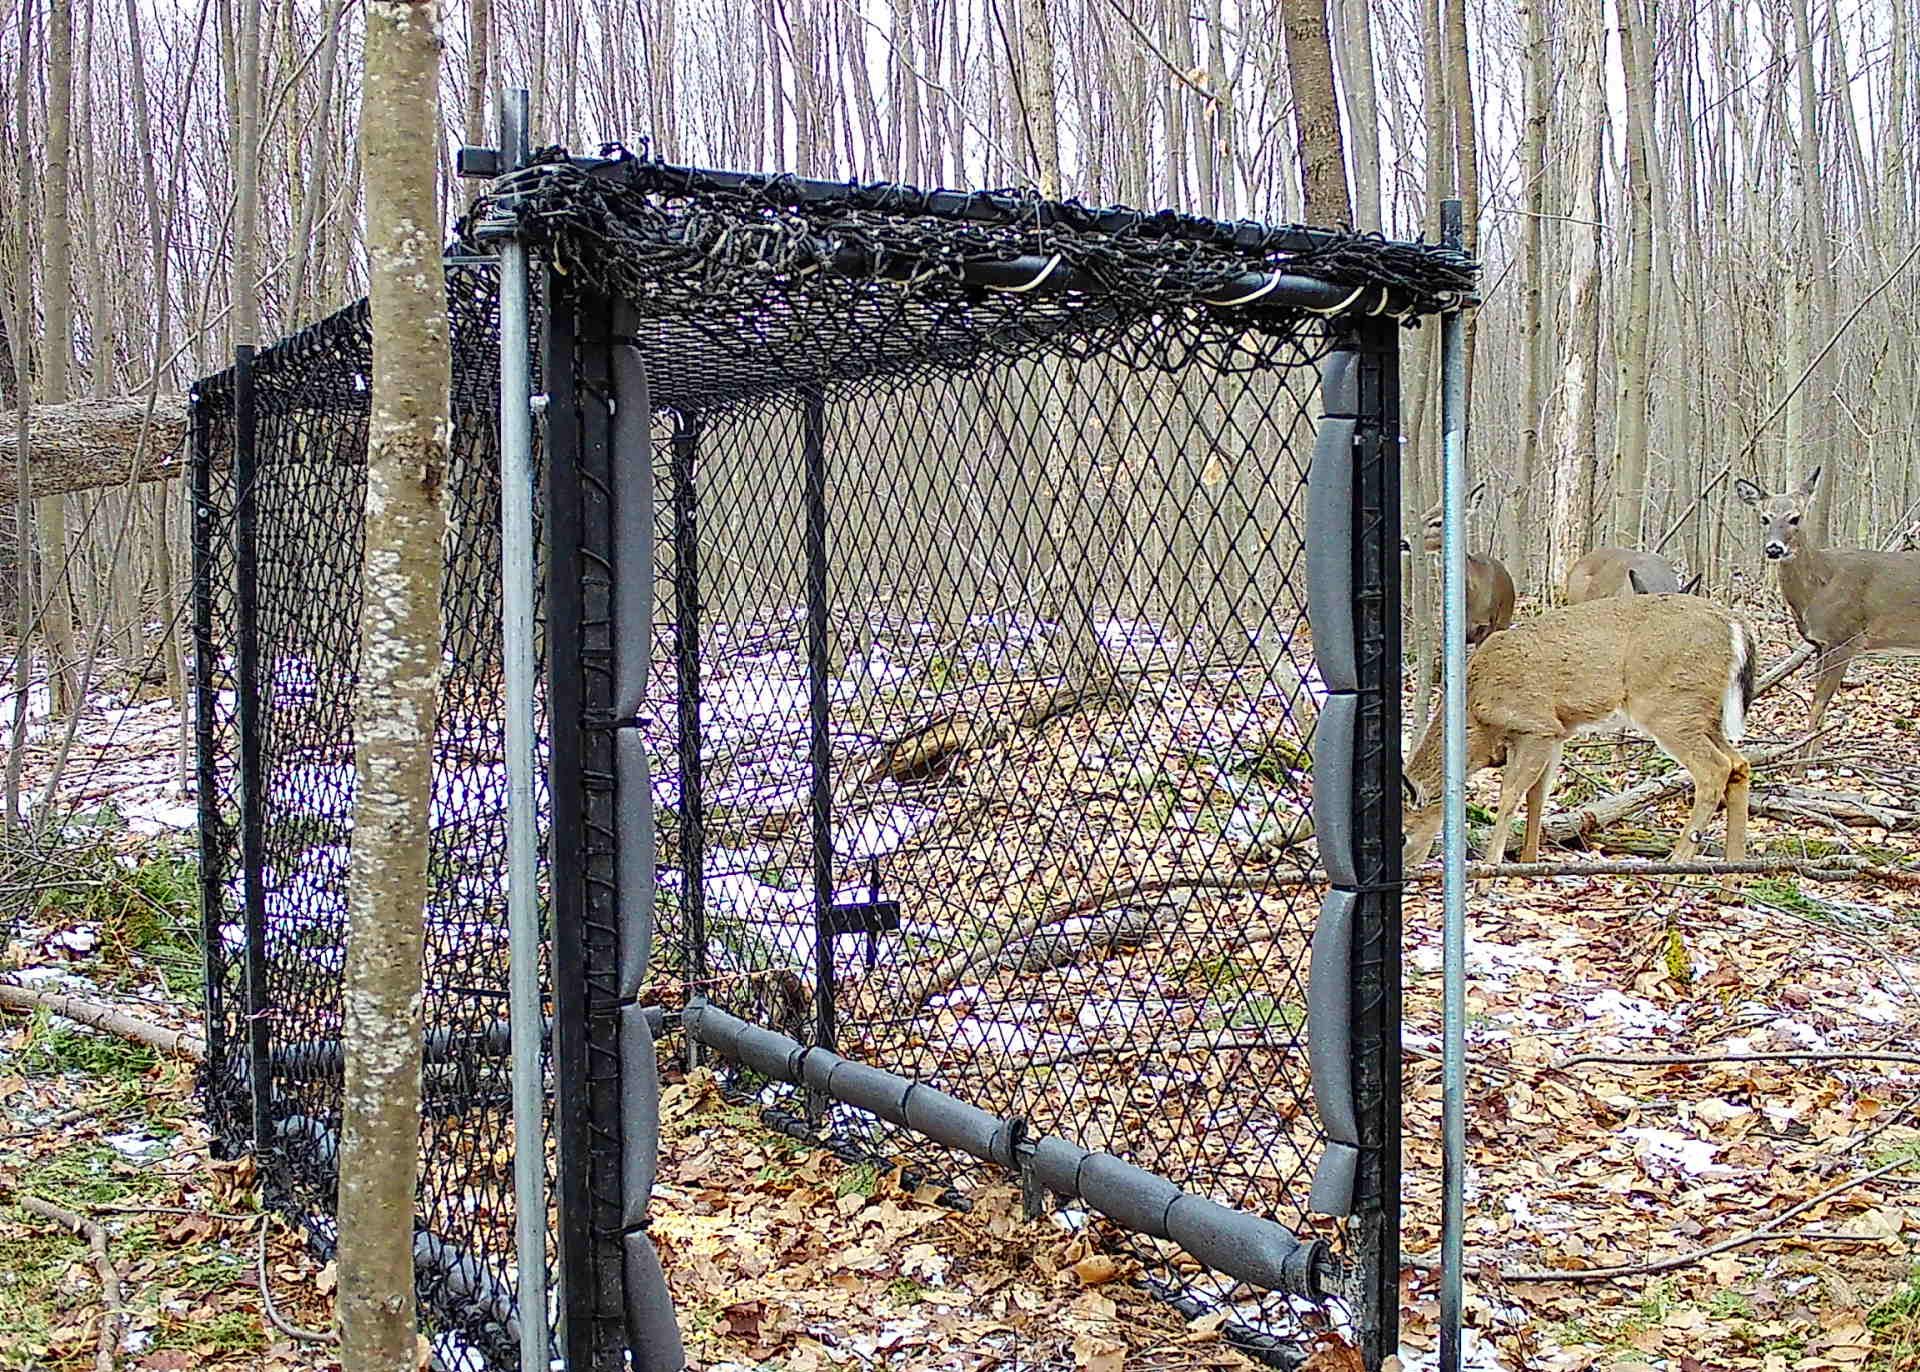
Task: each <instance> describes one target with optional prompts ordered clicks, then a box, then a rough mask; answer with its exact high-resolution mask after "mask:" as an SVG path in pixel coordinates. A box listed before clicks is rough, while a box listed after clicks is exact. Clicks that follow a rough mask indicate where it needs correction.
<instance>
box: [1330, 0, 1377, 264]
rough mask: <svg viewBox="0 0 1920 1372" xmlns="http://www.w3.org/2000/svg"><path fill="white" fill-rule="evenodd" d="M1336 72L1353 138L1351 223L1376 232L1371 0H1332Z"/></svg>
mask: <svg viewBox="0 0 1920 1372" xmlns="http://www.w3.org/2000/svg"><path fill="white" fill-rule="evenodd" d="M1334 6H1335V9H1334V14H1335V22H1336V29H1335V32H1336V34H1337V35H1338V43H1337V45H1336V49H1335V50H1336V52H1337V53H1338V54H1339V57H1340V74H1341V77H1342V84H1343V86H1344V87H1345V91H1346V96H1347V124H1346V128H1347V134H1348V136H1349V138H1350V139H1351V141H1352V143H1353V172H1354V177H1353V179H1354V192H1355V197H1354V198H1355V218H1354V227H1355V228H1356V229H1359V230H1361V231H1362V232H1363V233H1378V232H1379V231H1380V227H1381V223H1382V220H1381V218H1380V108H1379V95H1378V93H1377V87H1378V83H1377V81H1376V79H1375V76H1374V67H1373V16H1372V0H1334Z"/></svg>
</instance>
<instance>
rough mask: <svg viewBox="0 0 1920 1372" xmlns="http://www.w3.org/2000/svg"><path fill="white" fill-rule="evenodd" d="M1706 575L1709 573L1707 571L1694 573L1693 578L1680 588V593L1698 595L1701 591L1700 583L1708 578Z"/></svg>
mask: <svg viewBox="0 0 1920 1372" xmlns="http://www.w3.org/2000/svg"><path fill="white" fill-rule="evenodd" d="M1706 577H1707V574H1706V573H1705V572H1695V573H1694V574H1693V580H1691V581H1689V582H1688V583H1687V584H1686V585H1684V586H1682V587H1681V588H1680V594H1681V595H1698V594H1699V593H1700V583H1701V582H1702V581H1704V580H1706Z"/></svg>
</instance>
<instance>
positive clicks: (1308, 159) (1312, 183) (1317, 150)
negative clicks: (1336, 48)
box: [1280, 0, 1353, 225]
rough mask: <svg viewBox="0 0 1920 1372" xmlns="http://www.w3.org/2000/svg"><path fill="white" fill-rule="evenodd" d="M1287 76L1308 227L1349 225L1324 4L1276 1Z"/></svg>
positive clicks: (1349, 208) (1321, 1)
mask: <svg viewBox="0 0 1920 1372" xmlns="http://www.w3.org/2000/svg"><path fill="white" fill-rule="evenodd" d="M1280 27H1281V32H1282V34H1283V35H1284V36H1285V39H1286V47H1287V76H1288V78H1289V80H1290V81H1291V82H1292V84H1293V119H1294V131H1295V134H1296V135H1297V137H1298V139H1299V147H1300V190H1301V198H1302V202H1303V203H1304V205H1305V215H1304V217H1305V219H1306V221H1307V222H1308V223H1309V224H1327V225H1333V224H1349V225H1350V224H1352V223H1353V198H1352V197H1351V196H1350V195H1349V194H1348V193H1347V159H1346V151H1345V146H1344V143H1343V141H1342V138H1341V133H1340V102H1339V100H1338V99H1336V98H1335V96H1334V91H1333V48H1332V46H1331V45H1330V44H1329V42H1328V40H1327V6H1326V0H1281V3H1280Z"/></svg>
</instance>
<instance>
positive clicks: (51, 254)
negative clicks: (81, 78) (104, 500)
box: [20, 0, 80, 715]
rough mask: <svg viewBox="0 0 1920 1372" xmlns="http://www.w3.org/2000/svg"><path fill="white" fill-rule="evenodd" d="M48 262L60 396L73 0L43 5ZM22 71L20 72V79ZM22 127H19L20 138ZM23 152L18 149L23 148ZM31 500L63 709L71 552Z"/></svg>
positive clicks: (69, 334)
mask: <svg viewBox="0 0 1920 1372" xmlns="http://www.w3.org/2000/svg"><path fill="white" fill-rule="evenodd" d="M47 40H48V41H47V170H46V181H45V185H46V244H47V264H46V272H45V275H44V276H43V277H42V279H41V292H42V298H41V307H40V308H41V318H42V320H43V321H44V328H45V342H44V344H43V348H42V352H41V369H40V398H41V399H42V400H48V401H61V400H65V399H66V398H67V372H68V370H69V368H70V367H71V365H72V360H73V217H72V213H71V205H70V200H69V196H68V182H69V172H70V169H71V166H72V143H73V138H72V133H73V3H72V0H52V3H51V4H50V5H49V6H48V9H47ZM28 79H29V74H28V73H27V72H25V71H22V72H21V74H20V80H21V81H22V83H23V84H24V83H25V82H27V81H28ZM24 133H25V131H24V130H22V136H23V137H24ZM22 155H23V156H24V155H25V150H24V149H22ZM40 495H41V498H40V499H38V500H37V501H35V514H36V515H37V517H38V521H39V525H40V567H41V575H40V588H41V594H42V596H43V597H44V600H45V603H44V604H42V605H41V607H40V615H41V621H40V623H41V629H40V632H41V641H42V642H44V643H45V644H46V646H47V656H48V657H49V659H50V660H51V661H50V663H49V672H50V675H51V678H52V683H53V702H52V703H53V711H54V713H55V714H57V715H66V714H67V713H69V712H70V711H73V710H77V709H79V708H80V677H79V672H78V666H77V660H78V655H77V653H76V651H75V649H74V640H73V578H72V576H71V574H70V566H71V563H72V558H73V550H72V549H71V548H69V547H68V545H67V507H66V502H65V498H64V497H62V496H58V495H50V494H48V493H47V492H45V491H42V492H41V493H40Z"/></svg>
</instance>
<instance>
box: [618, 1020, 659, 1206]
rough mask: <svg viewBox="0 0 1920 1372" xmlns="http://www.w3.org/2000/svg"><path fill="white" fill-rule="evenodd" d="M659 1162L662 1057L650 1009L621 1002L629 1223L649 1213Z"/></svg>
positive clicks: (623, 1162) (623, 1202)
mask: <svg viewBox="0 0 1920 1372" xmlns="http://www.w3.org/2000/svg"><path fill="white" fill-rule="evenodd" d="M659 1165H660V1058H659V1055H658V1054H656V1053H655V1052H654V1051H653V1029H652V1026H650V1025H649V1024H648V1023H647V1012H646V1010H645V1009H644V1008H643V1007H641V1006H638V1005H623V1006H621V1007H620V1183H621V1199H620V1215H621V1223H622V1224H623V1225H625V1226H628V1227H631V1226H633V1225H636V1224H639V1223H640V1222H641V1221H642V1220H644V1219H645V1218H646V1217H647V1202H648V1201H649V1200H651V1199H652V1198H653V1178H654V1175H655V1173H656V1172H657V1171H658V1170H659Z"/></svg>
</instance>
